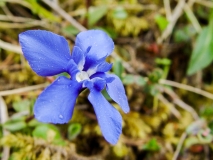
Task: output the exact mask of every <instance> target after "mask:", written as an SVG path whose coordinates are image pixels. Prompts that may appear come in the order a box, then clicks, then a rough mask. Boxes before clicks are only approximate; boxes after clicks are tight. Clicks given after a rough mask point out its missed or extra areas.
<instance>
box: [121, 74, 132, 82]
mask: <svg viewBox="0 0 213 160" xmlns="http://www.w3.org/2000/svg"><path fill="white" fill-rule="evenodd" d="M134 82H135V79H134V76H133V75H131V74H127V75H126V76H124V77H123V83H124V84H133V83H134Z"/></svg>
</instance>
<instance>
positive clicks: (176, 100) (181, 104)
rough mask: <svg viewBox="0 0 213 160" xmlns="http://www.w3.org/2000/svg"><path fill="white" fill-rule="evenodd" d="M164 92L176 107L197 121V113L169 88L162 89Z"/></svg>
mask: <svg viewBox="0 0 213 160" xmlns="http://www.w3.org/2000/svg"><path fill="white" fill-rule="evenodd" d="M164 92H165V93H167V94H168V95H169V96H170V97H171V98H172V99H173V102H174V103H175V104H176V105H178V106H179V107H181V108H182V109H184V110H186V111H188V112H189V113H191V114H192V116H193V118H194V119H195V120H198V119H199V116H198V114H197V112H196V111H195V110H194V108H192V107H191V106H190V105H188V104H186V103H185V102H184V101H182V100H181V99H180V98H179V97H178V95H177V94H176V93H175V92H174V91H172V90H171V89H169V88H166V87H164Z"/></svg>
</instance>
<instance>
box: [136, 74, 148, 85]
mask: <svg viewBox="0 0 213 160" xmlns="http://www.w3.org/2000/svg"><path fill="white" fill-rule="evenodd" d="M136 84H138V85H139V86H144V85H145V84H146V80H145V79H144V77H142V76H139V77H138V78H137V80H136Z"/></svg>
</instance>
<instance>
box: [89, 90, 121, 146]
mask: <svg viewBox="0 0 213 160" xmlns="http://www.w3.org/2000/svg"><path fill="white" fill-rule="evenodd" d="M88 99H89V101H90V102H91V103H92V105H93V107H94V110H95V113H96V116H97V119H98V123H99V125H100V127H101V131H102V134H103V136H104V138H105V139H106V140H107V141H108V142H109V143H111V144H113V145H114V144H116V143H117V141H118V139H119V136H120V134H121V131H122V118H121V115H120V113H119V112H118V111H117V110H116V109H115V108H114V107H113V106H112V105H111V104H110V103H109V102H108V101H107V100H106V99H105V98H104V96H103V95H102V94H101V93H100V92H98V91H97V90H95V89H92V90H90V94H89V96H88Z"/></svg>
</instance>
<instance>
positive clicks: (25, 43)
mask: <svg viewBox="0 0 213 160" xmlns="http://www.w3.org/2000/svg"><path fill="white" fill-rule="evenodd" d="M19 42H20V44H21V47H22V51H23V53H24V56H25V58H26V59H27V60H28V62H29V64H30V66H31V68H32V69H33V70H34V71H35V72H36V73H37V74H38V75H40V76H52V75H56V74H59V73H61V72H65V71H66V64H67V63H68V61H69V60H70V58H71V55H70V50H69V46H68V43H67V41H66V39H65V38H64V37H62V36H59V35H57V34H54V33H52V32H49V31H44V30H29V31H26V32H23V33H21V34H19Z"/></svg>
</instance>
